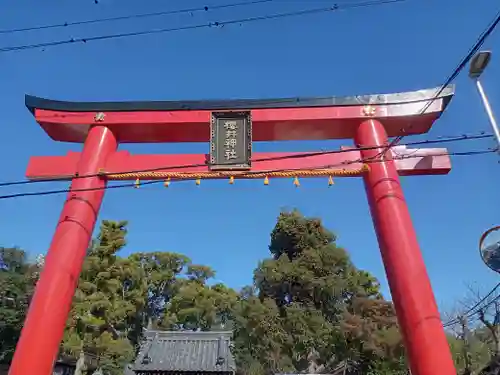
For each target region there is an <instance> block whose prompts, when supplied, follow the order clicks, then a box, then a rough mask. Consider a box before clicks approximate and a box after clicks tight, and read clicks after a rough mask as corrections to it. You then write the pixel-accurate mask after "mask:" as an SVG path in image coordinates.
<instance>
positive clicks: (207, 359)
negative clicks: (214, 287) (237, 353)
mask: <svg viewBox="0 0 500 375" xmlns="http://www.w3.org/2000/svg"><path fill="white" fill-rule="evenodd" d="M145 336H146V340H145V342H144V343H143V345H141V350H140V352H139V355H138V357H137V359H136V361H135V363H134V366H133V367H134V370H135V371H136V372H144V371H172V372H234V370H235V363H234V358H233V356H232V354H231V336H232V334H231V332H191V331H183V332H162V331H146V334H145Z"/></svg>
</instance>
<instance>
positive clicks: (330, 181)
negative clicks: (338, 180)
mask: <svg viewBox="0 0 500 375" xmlns="http://www.w3.org/2000/svg"><path fill="white" fill-rule="evenodd" d="M333 184H334V182H333V178H332V176H328V186H332V185H333Z"/></svg>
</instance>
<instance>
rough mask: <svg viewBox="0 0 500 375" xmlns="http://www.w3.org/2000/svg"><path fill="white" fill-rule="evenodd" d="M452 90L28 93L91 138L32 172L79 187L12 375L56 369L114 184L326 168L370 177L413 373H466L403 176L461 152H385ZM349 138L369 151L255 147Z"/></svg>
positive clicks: (46, 116) (444, 166)
mask: <svg viewBox="0 0 500 375" xmlns="http://www.w3.org/2000/svg"><path fill="white" fill-rule="evenodd" d="M437 94H439V95H437ZM452 96H453V88H452V87H448V88H446V89H445V90H439V89H430V90H421V91H415V92H407V93H398V94H386V95H366V96H355V97H329V98H312V99H311V98H293V99H270V100H227V101H186V102H161V101H160V102H108V103H74V102H62V101H54V100H47V99H41V98H37V97H32V96H26V106H27V107H28V108H29V110H30V111H31V112H32V113H33V115H34V116H35V119H36V121H37V122H38V123H39V124H40V126H41V127H42V128H43V129H44V130H45V132H46V133H47V134H48V135H49V136H50V137H51V138H52V139H54V140H56V141H62V142H77V143H83V150H82V152H81V153H76V152H71V153H68V154H67V155H66V156H40V157H32V158H31V160H30V162H29V166H28V170H27V177H28V178H29V179H46V178H64V179H67V180H71V191H70V193H69V194H68V197H67V199H66V201H65V203H64V207H63V210H62V213H61V217H60V220H59V222H58V224H57V228H56V231H55V234H54V238H53V240H52V243H51V245H50V248H49V251H48V253H47V257H46V260H45V266H44V269H43V272H42V274H41V276H40V280H39V282H38V284H37V287H36V291H35V295H34V297H33V300H32V302H31V305H30V308H29V312H28V315H27V318H26V322H25V325H24V328H23V330H22V333H21V338H20V339H19V342H18V344H17V348H16V352H15V355H14V359H13V361H12V365H11V367H10V371H9V374H10V375H28V374H29V375H49V374H51V373H52V367H53V364H54V361H55V359H56V356H57V354H58V350H59V345H60V342H61V339H62V336H63V331H64V327H65V323H66V319H67V317H68V313H69V311H70V308H71V302H72V298H73V295H74V292H75V289H76V286H77V282H78V278H79V275H80V271H81V267H82V263H83V261H84V258H85V254H86V251H87V248H88V244H89V242H90V240H91V236H92V232H93V230H94V226H95V223H96V221H97V218H98V214H99V209H100V206H101V202H102V199H103V197H104V192H105V190H104V189H105V187H106V184H107V181H108V180H112V179H115V180H116V179H118V180H140V179H143V180H144V179H146V180H155V179H162V180H163V179H165V180H168V179H170V178H171V179H182V178H196V179H201V178H230V180H231V181H232V179H234V178H255V177H260V178H262V177H268V176H269V177H271V178H272V177H290V176H305V177H308V176H319V175H324V176H360V177H363V179H364V183H365V188H366V194H367V197H368V203H369V204H370V209H371V213H372V217H373V222H374V225H375V229H376V233H377V238H378V241H379V246H380V250H381V253H382V258H383V262H384V266H385V270H386V273H387V278H388V281H389V286H390V289H391V294H392V298H393V301H394V305H395V309H396V313H397V316H398V321H399V324H400V328H401V333H402V335H403V338H404V343H405V347H406V350H407V354H408V358H409V362H410V367H411V371H412V374H413V375H434V374H440V375H455V374H456V372H455V368H454V365H453V361H452V358H451V354H450V351H449V347H448V343H447V340H446V336H445V333H444V330H443V326H442V324H441V320H440V316H439V312H438V309H437V305H436V302H435V299H434V295H433V292H432V288H431V284H430V281H429V278H428V275H427V271H426V269H425V265H424V262H423V259H422V255H421V252H420V249H419V246H418V243H417V237H416V234H415V231H414V228H413V225H412V222H411V218H410V214H409V212H408V208H407V205H406V202H405V199H404V196H403V192H402V189H401V186H400V183H399V176H408V175H428V174H447V173H448V172H449V171H450V169H451V164H450V159H449V157H448V156H447V155H446V149H407V148H406V147H404V146H398V148H397V149H396V148H393V149H391V150H387V148H386V147H385V146H387V145H388V137H395V136H400V135H412V134H423V133H426V132H428V131H429V129H430V128H431V126H432V124H433V122H434V121H435V120H436V119H437V118H438V117H439V116H440V115H441V113H442V112H443V110H444V109H445V108H446V106H447V105H448V103H449V101H450V100H451V98H452ZM424 108H426V110H425V111H424V113H421V111H422V110H423V109H424ZM224 127H225V128H224ZM238 129H240V130H238ZM346 138H347V139H348V138H351V139H354V140H355V143H356V146H358V147H357V149H344V150H342V151H343V152H339V153H317V154H304V153H302V155H301V154H300V153H254V154H253V155H252V153H251V144H252V139H253V141H280V140H323V139H346ZM232 139H235V140H234V141H233V140H232ZM208 141H210V142H211V149H210V153H209V154H208V155H205V154H201V155H131V154H130V153H128V152H126V151H117V146H118V144H119V143H152V142H166V143H169V142H208ZM237 145H243V148H238V147H239V146H237ZM367 161H369V162H367ZM179 165H191V166H188V167H185V168H182V169H179V167H178V166H179ZM131 171H132V172H131ZM138 171H142V172H138Z"/></svg>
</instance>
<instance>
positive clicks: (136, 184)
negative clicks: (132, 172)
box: [134, 179, 141, 189]
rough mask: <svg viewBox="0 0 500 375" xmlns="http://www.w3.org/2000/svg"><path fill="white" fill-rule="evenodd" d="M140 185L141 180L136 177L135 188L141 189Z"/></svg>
mask: <svg viewBox="0 0 500 375" xmlns="http://www.w3.org/2000/svg"><path fill="white" fill-rule="evenodd" d="M139 186H141V181H139V179H136V180H135V182H134V188H136V189H139Z"/></svg>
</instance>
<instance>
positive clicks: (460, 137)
mask: <svg viewBox="0 0 500 375" xmlns="http://www.w3.org/2000/svg"><path fill="white" fill-rule="evenodd" d="M486 138H493V134H487V133H485V132H481V133H478V134H461V135H454V136H441V137H438V138H436V139H426V140H422V141H414V142H408V143H405V144H404V145H401V146H419V145H431V144H436V143H449V142H459V141H469V140H478V139H486ZM379 148H380V146H369V147H357V148H351V149H340V150H330V151H314V152H305V153H300V154H296V155H285V156H273V157H266V158H256V159H252V160H251V161H252V162H253V163H255V162H263V161H277V160H288V159H303V158H307V157H312V156H318V155H334V154H342V153H346V152H353V151H369V150H377V149H379ZM418 151H419V149H417V150H416V151H415V152H418ZM235 164H238V163H235ZM227 165H228V166H231V165H232V164H231V163H228V164H227ZM207 166H210V163H204V164H182V165H171V166H161V167H156V168H148V169H136V170H127V171H124V172H120V173H114V172H108V173H106V172H103V173H90V174H84V175H73V176H67V177H62V178H43V179H36V180H21V181H7V182H0V188H2V187H7V186H18V185H29V184H35V183H44V182H62V181H68V180H69V179H79V178H88V177H106V176H107V175H120V174H129V173H144V172H156V171H162V170H165V169H169V170H177V169H187V168H198V167H207Z"/></svg>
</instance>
